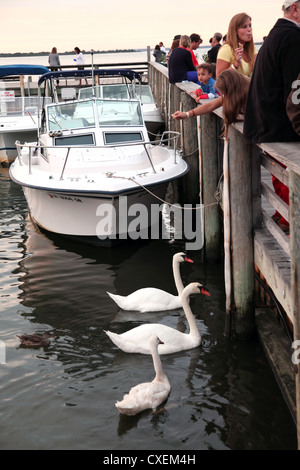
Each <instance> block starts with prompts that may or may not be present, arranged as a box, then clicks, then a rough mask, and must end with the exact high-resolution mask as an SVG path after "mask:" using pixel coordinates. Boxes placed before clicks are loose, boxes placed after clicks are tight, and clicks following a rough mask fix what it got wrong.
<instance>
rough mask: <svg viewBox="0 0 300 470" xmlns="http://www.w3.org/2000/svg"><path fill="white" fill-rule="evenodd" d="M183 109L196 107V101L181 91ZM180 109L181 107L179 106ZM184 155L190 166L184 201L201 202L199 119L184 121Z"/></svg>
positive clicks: (185, 180)
mask: <svg viewBox="0 0 300 470" xmlns="http://www.w3.org/2000/svg"><path fill="white" fill-rule="evenodd" d="M181 102H182V108H183V110H186V109H191V108H193V107H195V101H194V99H193V98H191V97H190V96H189V95H188V94H187V93H186V92H182V93H181ZM177 109H179V107H178V108H177ZM183 125H184V127H183V135H184V139H183V156H184V157H185V160H186V161H187V163H188V164H189V166H190V171H189V173H188V174H187V175H186V176H185V177H184V202H185V203H186V204H199V202H200V196H199V195H200V188H199V160H198V135H197V119H186V120H184V121H183Z"/></svg>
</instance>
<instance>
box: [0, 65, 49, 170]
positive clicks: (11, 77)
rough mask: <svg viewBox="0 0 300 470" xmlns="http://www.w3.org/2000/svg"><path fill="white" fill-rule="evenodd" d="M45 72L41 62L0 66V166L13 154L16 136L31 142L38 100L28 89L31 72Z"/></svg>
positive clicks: (34, 131)
mask: <svg viewBox="0 0 300 470" xmlns="http://www.w3.org/2000/svg"><path fill="white" fill-rule="evenodd" d="M47 72H49V69H48V68H47V67H43V66H42V65H7V66H6V65H2V66H0V162H1V163H2V165H3V166H8V165H9V163H11V162H12V161H13V160H14V159H15V158H16V155H17V150H16V146H15V141H16V140H20V141H22V142H24V141H27V142H32V141H34V140H35V139H36V138H37V128H38V107H39V105H40V103H38V97H37V94H35V95H34V94H33V93H32V85H33V80H32V76H41V75H43V74H45V73H47ZM36 89H37V86H35V90H36ZM47 99H48V100H50V98H47Z"/></svg>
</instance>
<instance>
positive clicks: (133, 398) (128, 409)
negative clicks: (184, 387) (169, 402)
mask: <svg viewBox="0 0 300 470" xmlns="http://www.w3.org/2000/svg"><path fill="white" fill-rule="evenodd" d="M159 344H163V343H162V341H161V340H160V339H159V338H158V337H157V336H154V335H153V336H151V337H150V340H149V347H150V351H151V354H152V358H153V365H154V370H155V373H156V375H155V378H154V379H153V381H152V382H144V383H141V384H139V385H136V386H135V387H132V388H131V390H130V392H129V393H128V394H127V395H124V397H123V400H122V401H117V402H116V407H117V408H118V410H119V411H120V413H122V414H125V415H128V416H134V415H136V414H138V413H140V412H141V411H144V410H148V409H150V408H152V410H156V408H157V407H158V406H159V405H160V404H161V403H163V402H164V401H165V400H166V399H167V398H168V396H169V393H170V390H171V386H170V382H169V380H168V377H167V376H166V374H165V373H164V371H163V368H162V363H161V360H160V357H159V354H158V345H159Z"/></svg>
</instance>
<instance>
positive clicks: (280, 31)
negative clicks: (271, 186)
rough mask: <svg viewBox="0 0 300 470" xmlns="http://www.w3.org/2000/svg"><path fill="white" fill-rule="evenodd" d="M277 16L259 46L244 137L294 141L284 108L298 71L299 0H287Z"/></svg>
mask: <svg viewBox="0 0 300 470" xmlns="http://www.w3.org/2000/svg"><path fill="white" fill-rule="evenodd" d="M282 9H283V12H284V17H283V18H281V19H279V20H278V21H277V23H276V24H275V26H274V27H273V28H272V30H271V31H270V33H269V35H268V37H267V38H266V39H265V41H264V44H263V45H262V47H261V49H260V50H259V53H258V56H257V59H256V63H255V67H254V72H253V76H252V79H251V84H250V89H249V95H248V100H247V106H246V112H245V123H244V136H245V138H246V140H247V141H249V142H253V143H259V142H294V141H299V140H300V136H299V135H298V134H297V133H296V132H295V131H294V129H293V126H292V124H291V121H290V120H289V118H288V116H287V112H286V103H287V99H288V96H289V94H290V92H291V87H292V84H293V82H294V81H295V80H296V79H297V77H298V74H299V72H300V53H299V51H300V1H297V2H293V1H290V0H286V1H285V2H284V5H283V7H282Z"/></svg>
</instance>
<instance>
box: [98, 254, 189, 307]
mask: <svg viewBox="0 0 300 470" xmlns="http://www.w3.org/2000/svg"><path fill="white" fill-rule="evenodd" d="M184 261H188V262H189V263H193V261H192V260H191V259H189V258H187V256H186V255H185V253H176V254H175V255H174V256H173V263H172V264H173V275H174V281H175V285H176V288H177V292H178V295H172V294H169V292H166V291H164V290H161V289H156V288H155V287H145V288H143V289H138V290H136V291H135V292H133V293H132V294H129V295H127V296H122V295H115V294H111V293H110V292H107V293H108V295H109V296H110V297H111V298H112V299H113V300H114V301H115V302H116V304H117V305H118V306H119V307H120V308H122V309H123V310H132V311H139V312H160V311H163V310H173V309H176V308H181V307H182V303H181V298H180V294H181V293H182V291H183V288H184V286H183V283H182V280H181V276H180V263H183V262H184Z"/></svg>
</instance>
